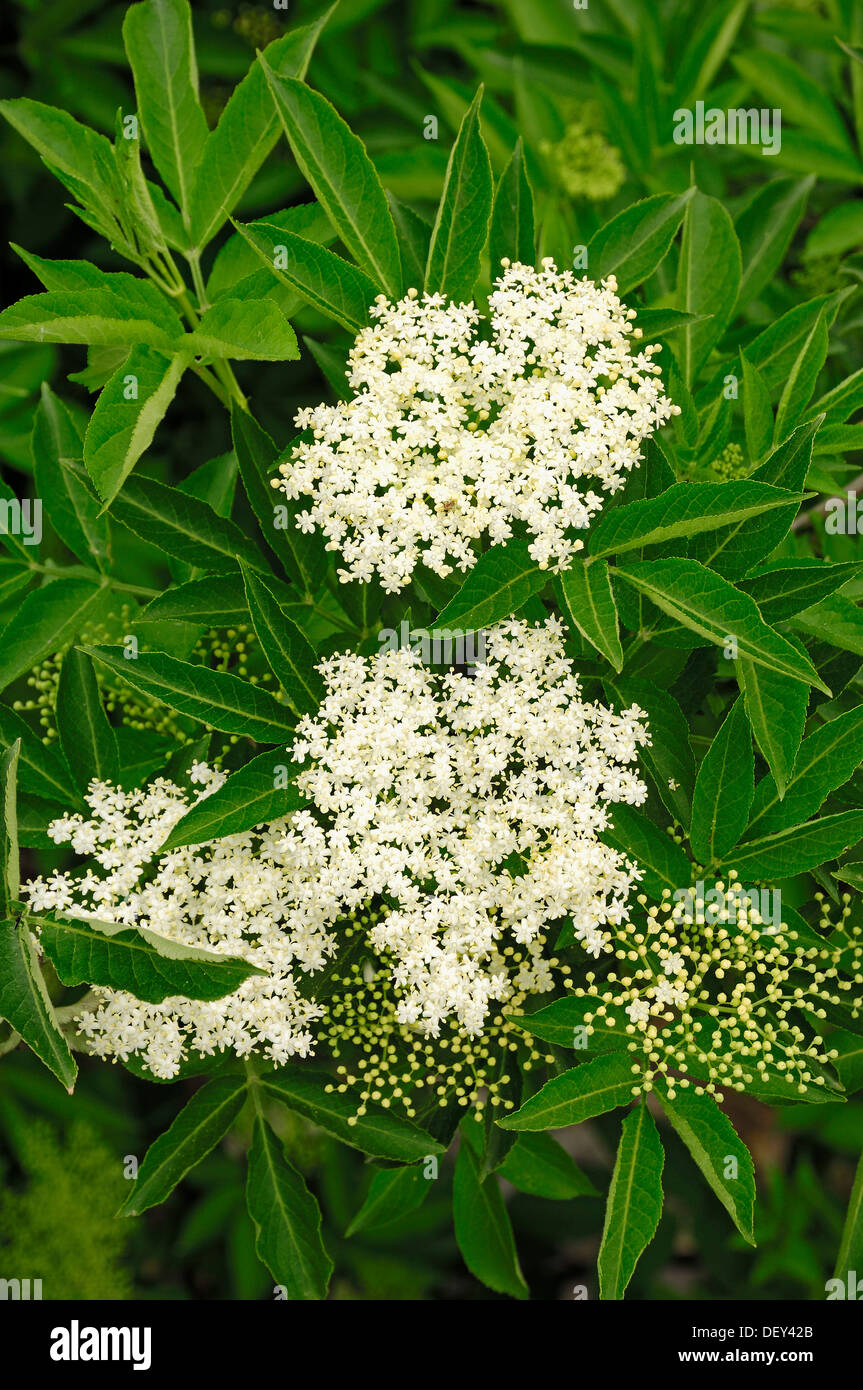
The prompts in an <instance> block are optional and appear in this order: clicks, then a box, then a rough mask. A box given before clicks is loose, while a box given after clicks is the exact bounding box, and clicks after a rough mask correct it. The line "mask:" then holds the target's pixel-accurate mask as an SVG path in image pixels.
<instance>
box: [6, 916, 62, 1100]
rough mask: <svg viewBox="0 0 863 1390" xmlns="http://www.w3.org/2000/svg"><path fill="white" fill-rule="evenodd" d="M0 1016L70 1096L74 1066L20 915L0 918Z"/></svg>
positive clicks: (28, 931) (27, 930) (34, 950)
mask: <svg viewBox="0 0 863 1390" xmlns="http://www.w3.org/2000/svg"><path fill="white" fill-rule="evenodd" d="M0 1018H4V1019H5V1020H6V1022H7V1023H8V1024H9V1026H10V1028H12V1029H14V1031H15V1032H16V1033H19V1034H20V1036H21V1037H22V1039H23V1040H24V1042H25V1043H26V1044H27V1046H28V1047H29V1048H30V1050H31V1051H32V1052H35V1053H36V1056H37V1057H38V1058H39V1060H40V1062H43V1063H44V1065H45V1066H46V1067H48V1069H49V1071H52V1072H53V1073H54V1075H55V1076H56V1077H57V1080H58V1081H59V1082H61V1084H62V1085H63V1086H65V1087H66V1090H67V1091H68V1092H69V1094H70V1095H71V1094H72V1091H73V1089H74V1086H75V1077H76V1076H77V1075H78V1068H77V1066H76V1064H75V1059H74V1057H73V1056H72V1053H71V1052H70V1051H69V1045H68V1043H67V1042H66V1039H65V1038H64V1037H63V1034H62V1033H61V1032H60V1025H59V1023H58V1022H57V1016H56V1014H55V1013H54V1006H53V1005H52V1003H51V1000H50V997H49V995H48V990H47V989H46V987H45V981H44V980H43V978H42V971H41V970H40V968H39V961H38V958H37V955H36V949H35V947H34V945H33V942H32V940H31V938H30V930H29V928H28V927H27V926H26V925H25V924H24V923H23V922H22V921H21V919H20V918H19V919H17V920H13V919H6V920H5V921H0Z"/></svg>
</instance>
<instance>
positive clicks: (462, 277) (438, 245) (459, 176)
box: [425, 86, 494, 302]
mask: <svg viewBox="0 0 863 1390" xmlns="http://www.w3.org/2000/svg"><path fill="white" fill-rule="evenodd" d="M482 93H483V88H482V86H480V87H479V88H478V89H477V93H476V96H475V97H474V99H473V101H472V102H471V104H470V106H469V107H468V109H467V111H466V112H465V114H464V119H463V120H462V123H461V126H460V128H459V132H458V135H457V137H456V141H455V144H454V145H453V147H452V150H451V151H450V157H449V163H448V164H447V170H446V179H445V180H444V188H443V193H442V195H441V200H440V203H439V205H438V210H437V215H436V217H435V222H434V227H433V228H432V234H431V243H430V245H429V254H428V262H427V264H426V273H425V288H426V290H427V292H428V293H429V294H444V295H446V296H447V297H448V298H449V299H452V300H455V301H456V302H463V301H465V300H469V299H471V298H472V297H473V291H474V286H475V284H476V282H477V280H478V278H479V270H480V257H481V255H482V252H483V248H484V247H485V243H486V240H487V238H488V233H489V220H490V218H491V208H492V197H493V187H494V185H493V181H492V174H491V163H490V162H489V157H488V150H487V149H486V147H485V141H484V140H483V138H482V131H481V129H480V119H479V109H480V103H481V101H482ZM493 269H494V268H493Z"/></svg>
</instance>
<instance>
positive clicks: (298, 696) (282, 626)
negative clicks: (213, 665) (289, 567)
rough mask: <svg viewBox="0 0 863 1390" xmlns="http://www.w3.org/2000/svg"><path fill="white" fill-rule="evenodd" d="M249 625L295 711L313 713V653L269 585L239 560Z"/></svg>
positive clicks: (316, 699) (320, 690)
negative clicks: (250, 622) (250, 623)
mask: <svg viewBox="0 0 863 1390" xmlns="http://www.w3.org/2000/svg"><path fill="white" fill-rule="evenodd" d="M240 569H241V571H242V575H243V582H244V584H245V586H246V597H247V599H248V603H249V613H250V614H251V617H252V625H253V627H254V629H255V632H256V634H257V637H258V641H259V642H260V644H261V650H262V651H263V654H264V657H265V659H266V661H267V664H268V666H269V667H270V670H271V671H272V672H273V675H274V676H275V677H276V679H277V680H278V682H279V684H280V685H281V687H282V690H283V691H284V692H285V695H286V696H287V700H288V704H289V705H290V706H291V709H292V710H293V711H294V712H295V714H297V715H298V716H299V715H303V714H314V713H315V712H316V710H317V708H318V706H319V705H320V703H321V701H322V699H323V698H324V693H325V691H324V683H323V680H322V679H321V677H320V676H319V675H318V673H317V671H316V670H315V666H316V665H317V660H318V658H317V656H316V654H315V651H314V648H313V647H312V646H311V645H310V644H309V642H307V640H306V638H305V637H304V636H303V634H302V632H301V631H300V629H299V628H298V627H297V625H296V623H294V622H292V621H291V619H290V618H289V617H288V615H287V613H286V612H285V610H284V608H283V607H282V606H281V604H280V603H279V601H278V599H277V598H276V595H275V594H274V593H273V591H272V589H270V588H268V587H267V585H266V584H265V583H264V581H263V580H262V579H260V578H258V576H257V575H255V574H253V573H252V571H251V570H249V569H248V568H247V567H246V566H245V565H243V564H242V563H241V565H240Z"/></svg>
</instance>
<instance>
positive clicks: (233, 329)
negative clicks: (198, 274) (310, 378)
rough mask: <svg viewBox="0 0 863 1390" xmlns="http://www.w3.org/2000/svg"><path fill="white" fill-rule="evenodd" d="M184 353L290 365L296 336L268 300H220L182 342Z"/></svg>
mask: <svg viewBox="0 0 863 1390" xmlns="http://www.w3.org/2000/svg"><path fill="white" fill-rule="evenodd" d="M181 344H182V347H183V349H184V351H192V352H195V353H198V354H200V355H202V356H205V357H216V358H221V357H232V358H238V359H240V360H241V361H253V362H289V361H295V360H296V359H297V358H298V357H299V355H300V349H299V347H298V346H297V335H296V333H295V332H294V330H293V328H292V327H291V325H290V324H289V323H288V320H287V319H286V318H285V316H284V314H283V313H282V311H281V309H280V308H279V307H278V305H277V304H274V303H273V302H272V300H269V299H257V300H251V301H244V300H242V299H219V300H217V302H216V303H215V304H213V305H212V307H211V308H209V309H207V311H206V313H204V314H202V315H201V319H200V322H199V323H198V325H197V327H196V328H195V330H194V332H192V333H187V334H186V335H185V337H184V338H183V339H182V340H181Z"/></svg>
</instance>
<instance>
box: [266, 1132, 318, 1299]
mask: <svg viewBox="0 0 863 1390" xmlns="http://www.w3.org/2000/svg"><path fill="white" fill-rule="evenodd" d="M246 1201H247V1203H248V1208H249V1215H250V1216H251V1218H252V1221H253V1222H254V1225H255V1249H256V1251H257V1253H258V1257H259V1259H261V1260H263V1262H264V1264H265V1265H266V1266H267V1268H268V1269H269V1271H270V1273H271V1274H272V1275H273V1277H274V1279H276V1280H277V1282H278V1283H279V1284H282V1285H283V1286H284V1287H285V1289H286V1290H287V1294H288V1298H290V1299H300V1300H316V1299H323V1298H326V1295H327V1288H328V1286H329V1282H330V1275H331V1274H332V1270H333V1262H332V1260H331V1259H330V1257H329V1255H328V1254H327V1252H326V1250H325V1249H324V1244H323V1241H322V1239H321V1211H320V1207H319V1206H318V1204H317V1202H316V1200H315V1198H314V1197H313V1196H312V1194H311V1193H310V1192H309V1189H308V1188H307V1187H306V1184H305V1182H304V1180H303V1178H302V1176H301V1175H300V1174H299V1173H298V1172H297V1170H296V1168H294V1167H293V1165H292V1164H290V1163H289V1162H288V1160H287V1159H286V1158H285V1154H284V1149H283V1147H282V1144H281V1142H280V1141H279V1139H277V1137H276V1135H275V1134H274V1133H273V1131H272V1129H271V1128H270V1126H269V1125H268V1124H267V1122H266V1120H264V1119H263V1118H262V1116H261V1115H257V1116H256V1117H255V1128H254V1133H253V1136H252V1147H251V1149H250V1150H249V1167H248V1177H247V1180H246Z"/></svg>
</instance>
